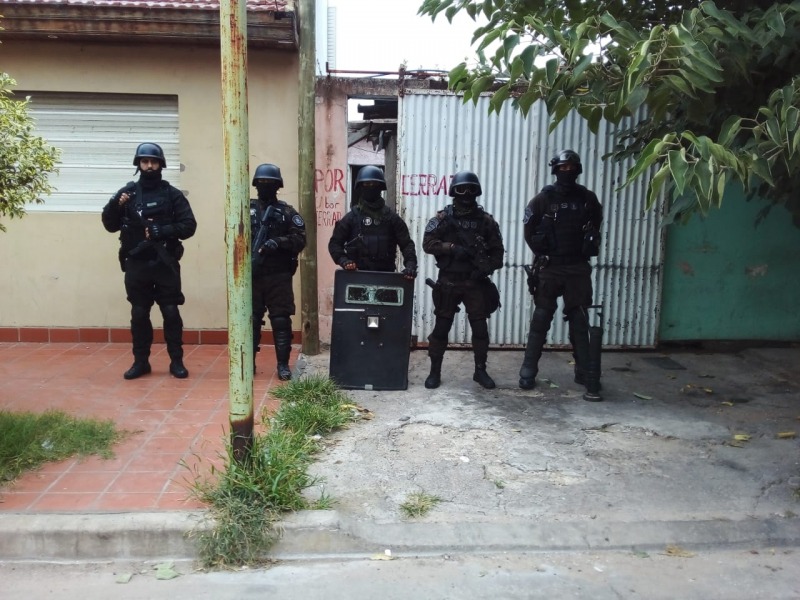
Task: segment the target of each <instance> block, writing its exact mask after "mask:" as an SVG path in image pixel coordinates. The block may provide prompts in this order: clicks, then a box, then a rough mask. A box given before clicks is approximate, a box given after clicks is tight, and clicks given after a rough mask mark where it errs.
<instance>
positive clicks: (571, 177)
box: [556, 170, 578, 189]
mask: <svg viewBox="0 0 800 600" xmlns="http://www.w3.org/2000/svg"><path fill="white" fill-rule="evenodd" d="M577 181H578V171H577V170H575V171H556V183H557V184H558V186H559V187H561V188H564V189H570V188H574V187H575V184H576V183H577Z"/></svg>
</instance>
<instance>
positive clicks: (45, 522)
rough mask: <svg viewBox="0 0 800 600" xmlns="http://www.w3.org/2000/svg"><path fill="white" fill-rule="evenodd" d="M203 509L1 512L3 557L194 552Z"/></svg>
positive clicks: (158, 555) (112, 556) (204, 524)
mask: <svg viewBox="0 0 800 600" xmlns="http://www.w3.org/2000/svg"><path fill="white" fill-rule="evenodd" d="M204 519H205V514H204V513H202V512H158V513H116V514H108V513H103V514H78V515H69V514H44V513H43V514H36V515H30V514H20V513H17V514H14V513H2V514H0V560H109V559H142V560H148V559H162V558H164V559H166V558H193V557H195V556H196V551H195V547H194V543H193V542H192V540H191V539H190V537H189V535H188V534H190V533H192V532H200V531H202V529H203V527H208V525H207V521H205V520H204Z"/></svg>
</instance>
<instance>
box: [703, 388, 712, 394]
mask: <svg viewBox="0 0 800 600" xmlns="http://www.w3.org/2000/svg"><path fill="white" fill-rule="evenodd" d="M703 391H704V392H705V393H706V394H713V393H714V390H712V389H711V388H703Z"/></svg>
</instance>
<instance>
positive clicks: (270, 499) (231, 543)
mask: <svg viewBox="0 0 800 600" xmlns="http://www.w3.org/2000/svg"><path fill="white" fill-rule="evenodd" d="M271 394H272V395H273V396H274V397H275V398H277V399H279V400H281V405H280V408H279V409H278V411H277V412H276V413H275V414H274V415H269V414H267V413H265V414H263V415H262V425H263V427H264V429H265V432H264V433H255V434H254V435H253V442H252V446H251V449H250V453H249V455H248V458H247V459H246V460H244V461H242V462H238V461H236V460H235V458H234V456H233V449H232V446H231V443H230V440H227V441H226V450H227V452H226V456H225V457H224V461H225V465H224V467H223V468H221V469H215V468H214V467H212V469H211V474H210V477H209V478H207V479H202V478H200V477H195V480H194V482H193V483H192V484H191V486H190V491H191V492H192V494H193V495H194V496H195V497H196V498H198V499H200V500H201V501H202V502H204V503H206V504H208V505H209V506H210V507H211V508H210V512H211V516H212V517H213V520H214V527H213V529H212V530H211V531H207V532H203V533H201V534H199V540H198V553H199V556H200V562H201V564H202V566H203V567H206V568H211V567H213V568H220V567H237V566H245V565H248V566H251V565H259V564H264V563H265V562H267V560H266V558H265V555H266V552H267V551H268V550H269V548H270V547H271V546H272V544H273V543H274V542H275V541H276V540H277V539H278V537H279V533H278V530H277V528H276V523H277V522H278V521H279V519H280V517H281V515H282V514H283V513H286V512H291V511H297V510H302V509H306V508H315V509H325V508H330V506H331V505H332V504H333V500H332V499H331V498H330V497H329V496H327V495H326V494H325V493H324V492H323V493H322V496H321V498H320V499H319V500H316V501H314V502H309V501H308V500H307V499H306V498H305V497H304V496H303V491H304V490H306V489H307V488H309V487H311V486H313V485H315V484H316V483H318V481H317V480H316V479H315V478H314V477H312V476H311V475H309V473H308V467H309V466H310V464H311V463H312V461H313V456H314V454H315V453H317V452H319V450H320V445H319V443H318V440H317V438H318V437H319V436H321V435H322V434H325V433H330V432H332V431H334V430H336V429H339V428H341V427H344V426H345V425H347V424H348V423H350V422H351V421H353V420H355V419H356V418H357V417H356V416H355V414H357V413H354V411H353V410H352V409H351V408H350V407H351V406H352V405H351V404H349V398H348V397H347V396H346V395H345V394H344V393H343V392H342V391H341V390H339V388H337V387H336V385H335V384H334V383H333V382H332V381H331V380H329V379H327V378H324V377H320V376H313V377H304V378H301V379H297V380H292V381H290V382H288V383H286V384H285V385H282V386H280V387H278V388H275V389H273V390H272V391H271Z"/></svg>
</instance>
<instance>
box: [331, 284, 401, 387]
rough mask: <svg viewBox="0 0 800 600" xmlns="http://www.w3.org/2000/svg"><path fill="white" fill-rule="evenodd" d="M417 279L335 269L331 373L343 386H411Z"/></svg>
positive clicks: (332, 377) (337, 382)
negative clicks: (410, 365)
mask: <svg viewBox="0 0 800 600" xmlns="http://www.w3.org/2000/svg"><path fill="white" fill-rule="evenodd" d="M413 305H414V282H413V280H411V279H406V278H405V277H403V275H402V274H401V273H388V272H382V271H360V270H359V271H345V270H343V269H342V270H338V271H336V275H335V280H334V288H333V324H332V328H331V359H330V366H329V372H330V377H331V379H332V380H333V381H335V382H336V384H337V385H338V386H339V387H341V388H342V389H349V390H405V389H408V359H409V354H410V350H411V317H412V312H413Z"/></svg>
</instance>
